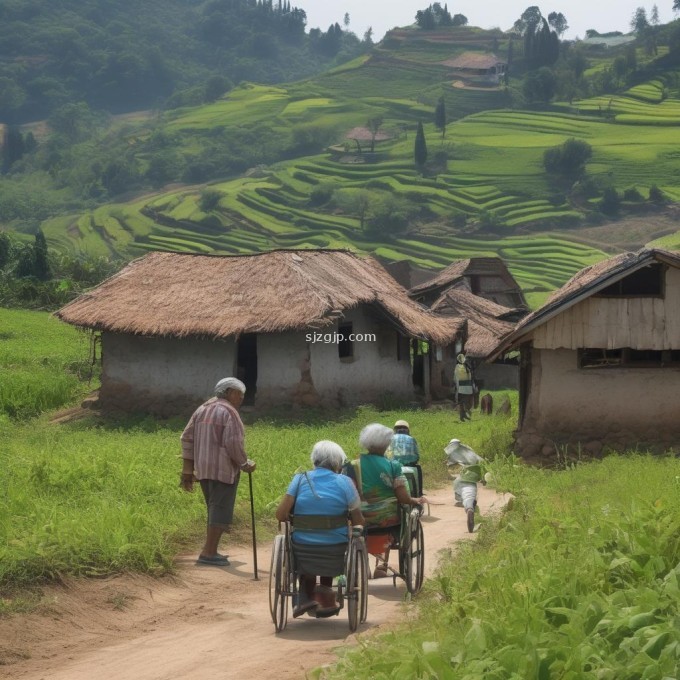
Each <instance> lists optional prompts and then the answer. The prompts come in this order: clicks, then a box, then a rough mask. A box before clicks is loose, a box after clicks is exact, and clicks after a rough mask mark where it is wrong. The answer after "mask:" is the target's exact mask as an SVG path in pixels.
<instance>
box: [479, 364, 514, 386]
mask: <svg viewBox="0 0 680 680" xmlns="http://www.w3.org/2000/svg"><path fill="white" fill-rule="evenodd" d="M475 380H477V381H478V382H482V383H483V386H480V389H481V390H483V391H486V390H517V389H519V365H517V364H487V363H481V364H479V365H478V366H477V368H476V369H475Z"/></svg>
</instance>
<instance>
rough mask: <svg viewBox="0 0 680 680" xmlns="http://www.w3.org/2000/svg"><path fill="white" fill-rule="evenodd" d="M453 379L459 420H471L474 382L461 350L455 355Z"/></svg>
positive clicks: (470, 369)
mask: <svg viewBox="0 0 680 680" xmlns="http://www.w3.org/2000/svg"><path fill="white" fill-rule="evenodd" d="M453 379H454V382H455V383H456V398H457V400H458V413H459V414H460V422H461V423H463V422H465V421H466V420H472V418H471V417H470V411H471V410H472V405H473V403H474V393H475V383H474V380H473V377H472V368H471V367H470V364H468V362H467V361H466V360H465V355H464V354H463V353H462V352H461V353H460V354H459V355H458V356H457V357H456V368H454V370H453Z"/></svg>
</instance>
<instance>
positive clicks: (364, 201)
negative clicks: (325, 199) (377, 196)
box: [333, 189, 373, 231]
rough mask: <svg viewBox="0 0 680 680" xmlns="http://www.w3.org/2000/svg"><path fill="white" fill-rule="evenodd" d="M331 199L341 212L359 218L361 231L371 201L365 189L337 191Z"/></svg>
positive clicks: (368, 192)
mask: <svg viewBox="0 0 680 680" xmlns="http://www.w3.org/2000/svg"><path fill="white" fill-rule="evenodd" d="M333 199H334V201H335V202H336V203H337V204H338V207H339V208H340V209H341V210H342V211H343V212H346V213H348V214H353V215H356V216H357V217H358V218H359V226H360V228H361V230H362V231H363V230H364V226H365V223H366V216H367V214H368V210H369V208H370V207H371V203H372V200H373V195H372V193H371V192H370V191H368V190H366V189H339V190H338V191H336V192H335V193H334V194H333Z"/></svg>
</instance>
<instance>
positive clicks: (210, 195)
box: [198, 189, 222, 213]
mask: <svg viewBox="0 0 680 680" xmlns="http://www.w3.org/2000/svg"><path fill="white" fill-rule="evenodd" d="M221 198H222V194H221V193H220V192H219V191H217V190H215V189H204V190H203V191H202V192H201V197H200V198H199V199H198V207H199V208H200V209H201V210H202V211H203V212H206V213H207V212H210V211H211V210H214V209H215V208H217V206H218V205H219V203H220V200H221Z"/></svg>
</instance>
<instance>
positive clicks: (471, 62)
mask: <svg viewBox="0 0 680 680" xmlns="http://www.w3.org/2000/svg"><path fill="white" fill-rule="evenodd" d="M441 63H442V65H443V66H448V67H449V68H454V69H475V70H477V69H489V68H493V67H494V66H496V65H497V64H504V63H505V61H503V59H500V58H499V57H497V56H496V55H495V54H484V53H482V52H463V54H460V55H458V56H457V57H454V58H453V59H447V60H446V61H443V62H441Z"/></svg>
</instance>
